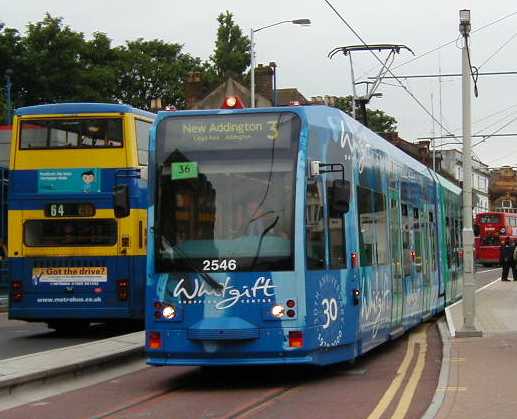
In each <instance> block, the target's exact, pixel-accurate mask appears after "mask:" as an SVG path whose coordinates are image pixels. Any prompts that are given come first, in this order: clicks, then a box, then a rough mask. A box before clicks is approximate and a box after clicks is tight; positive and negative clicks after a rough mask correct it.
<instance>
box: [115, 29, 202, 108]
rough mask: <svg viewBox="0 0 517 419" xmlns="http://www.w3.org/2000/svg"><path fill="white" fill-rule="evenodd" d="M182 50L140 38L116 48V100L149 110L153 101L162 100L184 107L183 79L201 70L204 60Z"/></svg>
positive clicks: (174, 46) (180, 47) (179, 47)
mask: <svg viewBox="0 0 517 419" xmlns="http://www.w3.org/2000/svg"><path fill="white" fill-rule="evenodd" d="M182 48H183V46H182V45H180V44H172V43H166V42H163V41H160V40H157V39H155V40H153V41H144V40H143V39H138V40H136V41H132V42H127V44H126V46H122V47H119V48H117V55H118V65H117V80H118V82H117V94H116V99H117V100H120V101H122V102H125V103H130V104H131V105H133V106H136V107H139V108H142V109H149V107H150V102H151V99H152V98H158V97H159V98H161V100H162V104H164V105H174V106H176V107H177V108H178V109H181V108H183V107H184V106H185V94H184V90H183V80H184V79H185V78H186V75H187V73H188V72H190V71H195V70H197V71H201V61H200V60H199V59H198V58H193V57H192V56H190V55H189V54H185V53H183V52H182Z"/></svg>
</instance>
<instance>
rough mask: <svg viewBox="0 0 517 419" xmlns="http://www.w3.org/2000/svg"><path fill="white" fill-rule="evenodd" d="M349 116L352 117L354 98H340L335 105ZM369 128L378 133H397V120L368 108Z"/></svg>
mask: <svg viewBox="0 0 517 419" xmlns="http://www.w3.org/2000/svg"><path fill="white" fill-rule="evenodd" d="M334 106H335V107H336V108H338V109H341V110H342V111H343V112H345V113H347V114H348V115H352V96H345V97H340V98H338V99H337V100H336V103H335V105H334ZM366 115H367V120H368V128H369V129H371V130H372V131H374V132H377V133H385V132H396V131H397V120H396V119H395V118H394V117H393V116H390V115H388V114H386V113H385V112H384V111H381V110H380V109H376V110H371V109H368V108H366Z"/></svg>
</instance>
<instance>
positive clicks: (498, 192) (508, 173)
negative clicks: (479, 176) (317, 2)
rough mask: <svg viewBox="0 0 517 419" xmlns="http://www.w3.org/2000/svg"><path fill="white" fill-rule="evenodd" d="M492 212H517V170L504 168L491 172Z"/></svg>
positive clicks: (490, 194)
mask: <svg viewBox="0 0 517 419" xmlns="http://www.w3.org/2000/svg"><path fill="white" fill-rule="evenodd" d="M489 196H490V203H491V205H490V210H491V211H502V212H517V170H516V169H515V168H513V167H510V166H503V167H501V168H499V169H492V170H491V171H490V187H489Z"/></svg>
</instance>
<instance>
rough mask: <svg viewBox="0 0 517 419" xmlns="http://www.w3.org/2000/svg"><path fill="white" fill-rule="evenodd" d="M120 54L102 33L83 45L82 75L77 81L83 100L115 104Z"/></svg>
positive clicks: (94, 35)
mask: <svg viewBox="0 0 517 419" xmlns="http://www.w3.org/2000/svg"><path fill="white" fill-rule="evenodd" d="M118 58H119V56H118V54H117V52H116V51H115V49H112V48H111V39H109V38H108V36H107V35H106V34H104V33H102V32H95V33H94V34H93V39H92V40H90V41H87V42H85V43H84V45H83V50H82V52H81V64H82V65H81V68H82V70H81V74H80V76H79V79H78V80H77V81H76V82H77V83H78V84H79V87H78V89H79V90H80V92H81V100H83V101H92V102H113V101H114V100H115V98H116V96H117V85H118V81H117V65H118V64H119V61H118Z"/></svg>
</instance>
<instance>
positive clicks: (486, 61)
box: [479, 32, 517, 69]
mask: <svg viewBox="0 0 517 419" xmlns="http://www.w3.org/2000/svg"><path fill="white" fill-rule="evenodd" d="M515 37H517V32H516V33H514V34H513V35H512V36H511V37H510V39H508V41H506V42H505V43H504V44H503V45H501V46H500V47H499V48H498V49H497V50H496V51H495V52H494V53H493V54H492V55H491V56H490V57H488V58H487V59H486V60H485V61H483V64H481V65H480V66H479V69H481V67H483V66H484V65H485V64H486V63H488V62H489V61H490V60H491V59H492V58H494V57H495V56H496V55H497V54H499V52H501V50H502V49H503V48H504V47H505V46H506V45H508V44H509V43H510V42H511V41H513V40H514V39H515Z"/></svg>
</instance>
